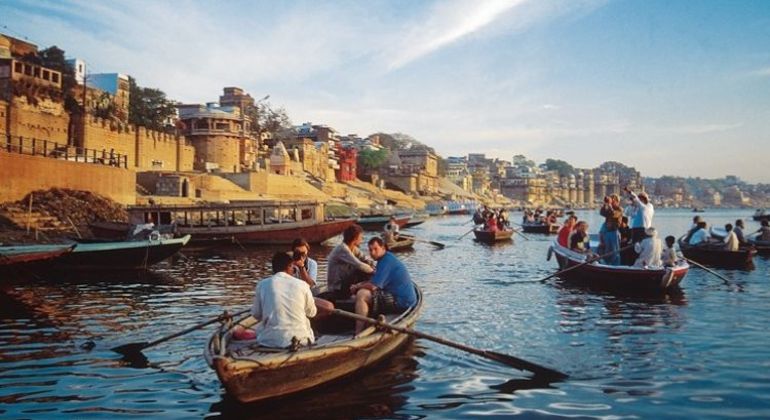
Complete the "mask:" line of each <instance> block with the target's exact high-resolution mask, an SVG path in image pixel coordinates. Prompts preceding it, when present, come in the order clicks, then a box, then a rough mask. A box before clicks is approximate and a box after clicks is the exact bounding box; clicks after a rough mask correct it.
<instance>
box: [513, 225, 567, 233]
mask: <svg viewBox="0 0 770 420" xmlns="http://www.w3.org/2000/svg"><path fill="white" fill-rule="evenodd" d="M559 227H560V226H559V225H552V224H548V223H523V224H522V225H521V230H523V231H524V232H525V233H541V234H544V235H550V234H554V233H557V232H559Z"/></svg>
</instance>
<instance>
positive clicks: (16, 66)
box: [13, 61, 24, 73]
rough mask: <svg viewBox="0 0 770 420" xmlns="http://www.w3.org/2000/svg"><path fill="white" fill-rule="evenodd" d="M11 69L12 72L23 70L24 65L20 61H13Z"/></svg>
mask: <svg viewBox="0 0 770 420" xmlns="http://www.w3.org/2000/svg"><path fill="white" fill-rule="evenodd" d="M13 71H14V73H21V72H23V71H24V65H23V64H22V63H20V62H18V61H17V62H15V63H13Z"/></svg>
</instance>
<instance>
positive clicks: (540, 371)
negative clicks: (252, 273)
mask: <svg viewBox="0 0 770 420" xmlns="http://www.w3.org/2000/svg"><path fill="white" fill-rule="evenodd" d="M332 314H334V315H339V316H342V317H345V318H350V319H355V320H356V321H363V322H366V323H367V324H372V325H376V326H379V327H383V328H387V329H390V330H393V331H398V332H400V333H404V334H409V335H412V336H415V337H419V338H424V339H426V340H430V341H433V342H436V343H439V344H443V345H445V346H449V347H452V348H456V349H458V350H462V351H465V352H468V353H473V354H475V355H477V356H481V357H484V358H487V359H490V360H494V361H496V362H499V363H502V364H504V365H507V366H511V367H514V368H516V369H520V370H526V371H529V372H532V373H534V374H535V375H542V376H546V377H549V378H552V379H566V378H567V377H568V376H569V375H567V374H566V373H562V372H559V371H557V370H553V369H551V368H547V367H545V366H540V365H538V364H536V363H532V362H528V361H526V360H523V359H519V358H518V357H514V356H510V355H507V354H503V353H497V352H494V351H489V350H481V349H477V348H474V347H470V346H466V345H465V344H461V343H456V342H454V341H449V340H447V339H445V338H441V337H437V336H435V335H430V334H426V333H424V332H420V331H415V330H413V329H411V328H406V327H399V326H397V325H393V324H389V323H387V322H385V321H384V320H382V319H380V320H377V319H374V318H369V317H366V316H362V315H358V314H354V313H352V312H347V311H343V310H341V309H335V310H334V311H333V312H332Z"/></svg>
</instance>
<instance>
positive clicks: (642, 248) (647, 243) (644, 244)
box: [634, 227, 663, 268]
mask: <svg viewBox="0 0 770 420" xmlns="http://www.w3.org/2000/svg"><path fill="white" fill-rule="evenodd" d="M644 234H645V236H646V237H645V238H644V239H642V241H641V242H637V243H636V244H635V245H634V251H636V253H637V254H639V256H638V257H637V258H636V261H635V262H634V267H641V268H648V267H660V266H661V265H662V263H661V260H660V256H661V254H662V251H663V250H662V248H663V247H662V246H661V243H660V238H658V232H657V230H656V229H655V228H654V227H648V228H647V229H645V230H644Z"/></svg>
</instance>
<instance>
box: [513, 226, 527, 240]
mask: <svg viewBox="0 0 770 420" xmlns="http://www.w3.org/2000/svg"><path fill="white" fill-rule="evenodd" d="M511 230H512V231H514V232H516V233H518V234H519V235H521V237H522V238H524V239H526V240H529V236H527V235H525V234H523V233H522V232H521V231H520V230H516V229H513V228H511Z"/></svg>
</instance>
